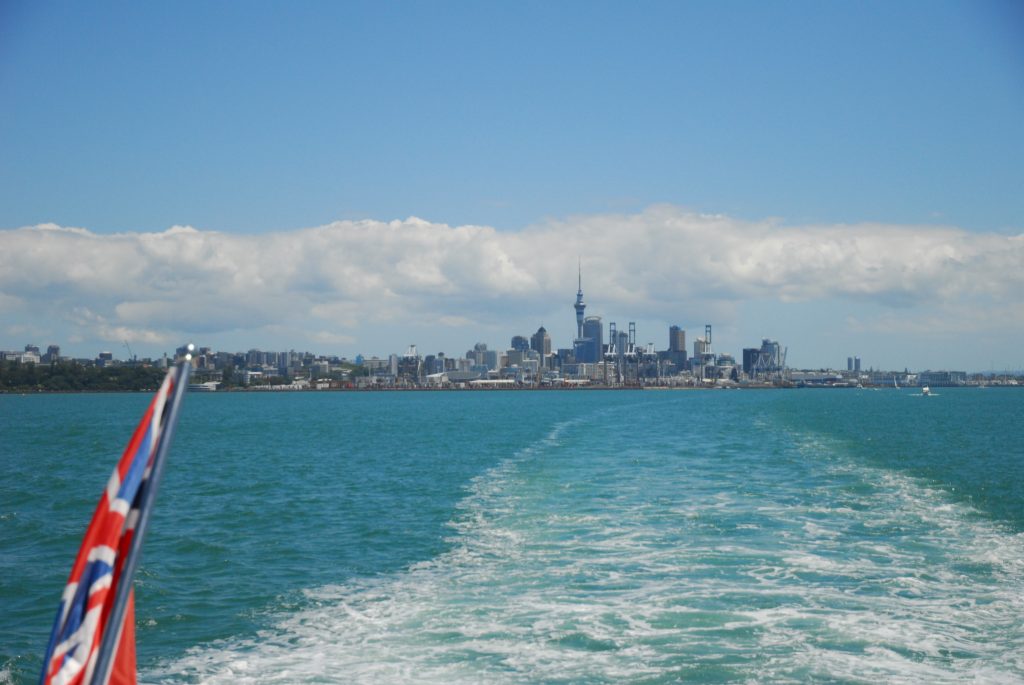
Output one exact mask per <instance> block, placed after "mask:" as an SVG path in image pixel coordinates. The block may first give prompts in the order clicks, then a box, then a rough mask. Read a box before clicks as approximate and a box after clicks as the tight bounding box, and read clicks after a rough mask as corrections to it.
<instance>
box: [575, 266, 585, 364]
mask: <svg viewBox="0 0 1024 685" xmlns="http://www.w3.org/2000/svg"><path fill="white" fill-rule="evenodd" d="M577 259H578V260H579V261H578V263H577V265H576V279H577V283H578V284H579V290H577V291H576V304H574V305H573V309H575V310H576V343H577V344H578V343H579V342H581V341H582V340H583V312H584V310H585V309H586V308H587V305H586V304H584V302H583V258H582V257H577Z"/></svg>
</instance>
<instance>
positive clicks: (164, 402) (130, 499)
mask: <svg viewBox="0 0 1024 685" xmlns="http://www.w3.org/2000/svg"><path fill="white" fill-rule="evenodd" d="M190 358H191V355H188V357H187V360H186V361H185V362H183V363H182V364H180V365H179V366H177V367H173V368H171V370H170V371H168V373H167V376H165V377H164V381H163V384H162V385H161V386H160V389H159V390H158V391H157V392H156V394H155V395H154V396H153V399H152V400H151V401H150V403H149V408H148V409H147V410H146V413H145V414H144V415H143V417H142V421H140V422H139V425H138V427H136V429H135V433H134V434H133V435H132V437H131V440H130V441H129V442H128V446H127V447H126V448H125V450H124V454H122V455H121V459H120V461H119V462H118V464H117V467H116V468H114V472H113V473H112V474H111V476H110V480H108V481H107V487H106V490H105V491H104V492H103V495H102V496H101V497H100V501H99V504H98V505H97V506H96V511H95V512H94V513H93V516H92V521H91V522H90V523H89V528H88V529H87V530H86V531H85V538H84V539H83V540H82V546H81V547H80V548H79V550H78V555H77V556H76V557H75V563H74V565H73V566H72V567H71V575H70V577H69V578H68V583H67V586H66V587H65V588H64V593H63V595H62V596H61V600H60V606H59V608H58V609H57V619H56V621H55V622H54V625H53V631H52V632H51V633H50V641H49V644H48V645H47V647H46V657H45V658H44V660H43V672H42V675H41V677H40V681H39V682H40V684H41V685H121V684H124V683H133V684H134V683H135V616H134V604H135V602H134V595H133V592H132V588H131V583H132V575H133V573H134V571H135V566H136V565H137V563H138V552H139V549H140V547H141V543H142V538H143V537H144V535H145V528H146V525H147V523H148V520H149V513H150V511H151V510H152V503H153V498H154V496H155V494H156V488H157V485H158V484H159V478H160V474H161V472H162V466H163V456H164V454H166V450H167V446H168V444H169V443H170V438H171V435H172V434H173V432H174V423H175V421H176V420H177V409H178V405H179V404H180V401H181V395H182V391H183V390H184V389H185V387H186V386H187V383H188V372H189V370H190V363H189V361H188V359H190Z"/></svg>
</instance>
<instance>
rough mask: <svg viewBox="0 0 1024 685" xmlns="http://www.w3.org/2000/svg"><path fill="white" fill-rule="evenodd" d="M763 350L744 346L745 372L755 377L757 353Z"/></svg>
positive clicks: (851, 364) (851, 362)
mask: <svg viewBox="0 0 1024 685" xmlns="http://www.w3.org/2000/svg"><path fill="white" fill-rule="evenodd" d="M760 352H761V350H760V349H758V348H756V347H744V348H743V373H745V374H747V375H748V376H751V377H753V375H754V367H755V366H756V365H757V355H758V354H759V353H760ZM850 366H853V361H852V360H851V361H850Z"/></svg>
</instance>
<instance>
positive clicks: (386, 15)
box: [0, 0, 1024, 371]
mask: <svg viewBox="0 0 1024 685" xmlns="http://www.w3.org/2000/svg"><path fill="white" fill-rule="evenodd" d="M1022 17H1024V11H1022V10H1021V8H1020V7H1019V6H1018V4H1016V3H1009V2H1000V1H998V0H993V1H992V2H980V3H955V2H949V3H929V2H906V3H900V4H897V5H891V4H881V3H879V4H868V5H851V6H845V5H815V4H812V3H803V2H786V3H775V4H772V5H767V6H766V5H763V4H758V3H740V4H739V5H734V6H728V7H723V6H721V5H716V4H712V3H708V4H699V3H685V4H681V3H671V2H654V3H650V4H646V5H644V6H643V7H639V8H637V7H630V6H625V5H622V6H620V5H614V4H594V3H579V2H567V3H560V4H558V5H556V6H551V5H550V4H543V3H523V4H519V5H515V6H504V5H483V6H481V5H477V4H472V3H454V4H451V5H445V6H436V7H429V8H428V7H425V6H422V5H417V4H415V3H397V4H394V5H390V6H376V5H372V4H341V5H338V4H333V3H309V4H306V5H303V6H300V7H289V8H288V9H287V10H284V9H282V8H281V7H280V6H276V5H274V4H273V3H260V2H256V3H252V4H250V5H248V6H247V7H246V8H245V10H244V11H242V10H240V9H238V8H232V7H217V6H211V5H209V4H207V3H198V2H195V3H193V2H185V3H179V4H176V5H175V6H173V7H159V6H133V7H124V6H122V5H113V4H106V3H97V4H94V5H91V6H90V7H89V8H88V9H85V8H81V7H76V6H74V5H72V4H67V3H52V4H51V3H44V4H38V3H35V4H33V3H24V4H18V3H14V4H11V3H8V4H5V5H3V6H2V7H0V95H2V96H3V97H4V101H5V103H6V104H7V106H6V107H4V108H3V110H2V111H0V149H3V150H4V155H3V156H0V246H2V249H0V340H3V341H5V342H4V344H5V345H6V346H8V347H13V348H14V349H17V348H20V347H21V346H22V345H23V344H25V343H27V342H33V343H35V344H38V345H41V346H46V345H48V344H50V343H51V342H60V344H61V345H62V346H63V347H64V348H65V349H67V350H68V351H69V352H72V353H76V354H82V355H83V356H85V355H92V354H95V353H96V351H97V350H99V349H111V350H115V351H116V350H120V349H121V345H122V341H124V340H127V341H128V342H129V343H130V344H131V346H132V348H133V349H135V350H136V351H137V352H138V353H139V354H140V355H145V356H159V354H161V353H162V352H164V351H168V350H171V349H174V348H175V347H177V346H178V345H180V344H181V343H182V342H183V341H186V340H195V341H197V342H202V343H203V344H210V345H214V346H217V347H219V348H226V349H231V348H242V349H246V348H248V347H252V346H257V347H260V348H264V349H290V348H305V349H317V350H323V351H325V352H329V353H331V354H338V355H343V356H348V357H353V356H354V355H355V354H358V353H360V352H362V353H366V354H374V353H385V352H384V351H385V350H388V351H398V352H401V350H402V349H404V347H405V346H407V345H408V344H410V343H416V344H417V345H418V346H419V348H420V349H422V350H433V351H438V350H459V349H461V348H463V347H464V346H466V345H472V344H473V343H474V342H477V341H490V342H492V344H494V343H498V342H499V341H501V344H504V343H505V342H507V340H508V339H509V338H510V337H511V336H512V335H527V336H528V335H531V334H532V333H533V332H534V331H536V329H537V328H538V327H539V326H541V325H543V326H544V327H545V328H547V330H548V332H549V333H550V335H551V338H552V345H553V346H554V347H556V348H561V347H572V345H573V339H574V338H576V337H577V336H578V335H579V325H578V322H577V321H576V320H575V319H574V317H573V311H572V308H573V297H572V294H573V293H574V292H576V291H577V290H578V270H577V266H578V260H582V276H583V286H584V288H585V289H586V292H587V296H586V306H587V310H586V313H587V315H588V316H589V315H599V316H601V318H602V321H603V323H604V324H605V327H607V323H608V322H610V321H616V322H618V323H619V325H620V326H625V325H626V324H627V323H628V322H630V321H634V322H636V326H637V331H638V336H639V342H642V343H647V342H654V343H655V344H656V345H657V346H658V347H659V348H660V347H662V346H663V345H664V344H665V341H664V339H665V335H666V334H665V331H667V330H668V327H669V326H671V325H679V326H681V327H682V328H684V329H686V330H687V331H691V332H693V331H699V330H701V329H702V328H703V326H704V325H705V324H707V323H711V324H713V325H714V327H715V335H716V348H718V349H722V350H728V351H729V352H730V353H732V354H739V352H740V351H741V350H742V349H743V348H744V347H747V346H748V345H751V344H756V342H757V341H759V340H761V339H762V338H766V337H767V338H771V339H773V340H779V341H781V342H782V343H783V344H785V345H787V346H788V347H789V350H790V359H791V361H792V363H793V364H794V365H798V366H804V367H808V368H819V367H829V366H831V367H841V366H843V365H844V364H845V360H846V358H847V357H848V356H851V355H856V356H860V357H861V358H862V359H863V360H864V362H865V364H867V365H873V366H876V367H882V368H894V369H901V368H905V367H911V366H920V367H929V368H963V369H976V370H981V371H984V370H995V369H1019V368H1024V353H1022V352H1021V351H1020V345H1019V342H1018V341H1019V340H1020V339H1021V338H1022V337H1024V268H1022V267H1024V224H1022V223H1021V217H1022V216H1024V194H1022V193H1020V188H1021V187H1024V117H1022V116H1021V112H1024V88H1021V86H1020V84H1021V83H1022V82H1024V81H1022V80H1021V76H1022V74H1024V51H1022V49H1021V45H1024V42H1022V41H1021V40H1020V38H1021V34H1020V28H1019V27H1020V26H1022V25H1024V24H1022V23H1021V19H1022ZM53 45H60V46H61V49H60V50H55V49H51V46H53ZM692 337H693V335H692V333H691V336H690V338H691V339H692Z"/></svg>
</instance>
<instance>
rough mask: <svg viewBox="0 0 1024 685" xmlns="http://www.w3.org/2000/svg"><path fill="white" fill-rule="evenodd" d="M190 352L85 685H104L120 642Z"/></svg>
mask: <svg viewBox="0 0 1024 685" xmlns="http://www.w3.org/2000/svg"><path fill="white" fill-rule="evenodd" d="M194 349H195V346H194V345H192V344H191V343H189V345H188V352H187V353H186V354H185V359H184V360H183V361H181V362H180V363H179V364H178V373H177V374H176V378H175V379H174V394H173V395H172V396H171V401H170V402H169V403H168V405H169V408H168V409H167V410H166V411H167V421H166V422H165V423H164V427H163V430H162V431H161V432H160V440H159V442H158V443H157V446H156V451H155V452H154V453H153V460H152V467H151V468H150V472H149V478H148V479H147V482H146V485H145V487H144V488H143V491H142V493H141V497H142V499H141V501H140V502H139V520H138V521H137V522H136V524H135V533H134V535H133V536H132V542H131V546H130V547H129V548H128V553H127V555H125V560H124V566H122V568H121V576H120V579H119V581H118V584H117V594H116V595H115V596H114V604H113V607H112V608H111V610H110V618H109V620H108V621H107V626H108V629H107V630H105V631H103V638H102V641H101V643H100V648H99V652H98V654H97V656H96V668H95V669H94V670H93V676H92V681H91V683H90V684H89V685H106V683H107V681H108V680H109V678H110V671H111V668H112V667H113V665H114V656H115V652H116V650H117V647H118V645H119V643H120V642H121V631H122V627H123V626H122V624H123V623H124V615H125V611H126V609H127V607H128V597H129V595H130V594H131V591H132V577H133V576H134V575H135V569H136V568H137V567H138V565H139V557H140V552H141V551H142V541H143V539H144V538H145V537H146V529H147V528H148V527H149V516H150V513H152V511H153V506H152V505H153V501H154V500H155V499H156V491H157V488H158V487H159V485H160V477H161V476H162V475H163V470H164V458H165V457H166V455H167V452H168V450H169V449H170V446H171V439H172V438H173V437H174V427H175V426H176V425H177V423H178V412H179V410H180V408H181V399H182V397H184V396H185V391H186V390H187V389H188V377H189V373H190V372H191V371H192V350H194Z"/></svg>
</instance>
